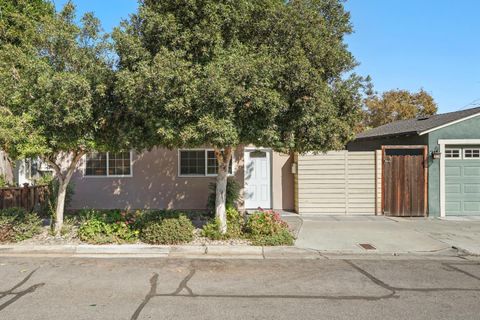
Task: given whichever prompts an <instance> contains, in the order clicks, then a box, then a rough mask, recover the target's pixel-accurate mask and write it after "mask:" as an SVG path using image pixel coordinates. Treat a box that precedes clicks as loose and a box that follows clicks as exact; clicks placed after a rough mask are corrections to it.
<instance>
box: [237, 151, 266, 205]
mask: <svg viewBox="0 0 480 320" xmlns="http://www.w3.org/2000/svg"><path fill="white" fill-rule="evenodd" d="M270 156H271V152H270V151H268V150H245V192H244V198H245V208H246V209H257V208H262V209H271V207H272V204H271V193H272V192H271V182H270Z"/></svg>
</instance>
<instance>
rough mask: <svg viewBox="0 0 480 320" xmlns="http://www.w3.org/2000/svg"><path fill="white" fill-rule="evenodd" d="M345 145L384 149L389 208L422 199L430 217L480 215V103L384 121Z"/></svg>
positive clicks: (384, 188) (384, 195) (357, 148)
mask: <svg viewBox="0 0 480 320" xmlns="http://www.w3.org/2000/svg"><path fill="white" fill-rule="evenodd" d="M347 149H348V150H349V151H351V152H358V151H373V150H383V155H382V157H383V158H382V161H383V165H382V181H383V183H382V203H383V206H384V207H383V210H384V213H385V214H389V213H391V212H388V210H393V211H398V210H399V207H402V203H403V202H405V201H406V202H410V204H411V202H412V201H416V200H418V201H419V203H416V204H413V205H411V206H410V209H411V208H412V207H415V205H416V206H418V205H419V204H420V205H422V204H424V205H425V207H426V210H425V212H424V215H428V216H431V217H445V216H465V215H467V216H468V215H480V108H473V109H467V110H461V111H456V112H450V113H444V114H438V115H433V116H429V117H420V118H416V119H410V120H403V121H396V122H393V123H390V124H386V125H383V126H380V127H378V128H374V129H372V130H368V131H366V132H363V133H361V134H359V135H358V136H357V138H356V139H355V140H354V141H352V142H351V143H349V144H348V146H347ZM422 158H424V160H422ZM424 175H425V177H424ZM389 183H390V184H392V185H391V186H389V185H388V184H389ZM420 185H424V186H425V189H424V190H422V189H421V188H420ZM421 197H425V201H423V202H422V200H421V199H419V198H421ZM385 206H386V207H385ZM407 207H408V206H407ZM407 209H408V208H407ZM400 210H402V208H400ZM394 215H402V214H398V212H396V214H394ZM407 215H408V214H407ZM414 215H415V214H414Z"/></svg>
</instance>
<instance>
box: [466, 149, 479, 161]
mask: <svg viewBox="0 0 480 320" xmlns="http://www.w3.org/2000/svg"><path fill="white" fill-rule="evenodd" d="M467 150H471V151H472V155H473V150H478V153H479V156H478V157H477V158H475V157H467V156H466V153H467V152H466V151H467ZM463 159H464V160H480V148H463Z"/></svg>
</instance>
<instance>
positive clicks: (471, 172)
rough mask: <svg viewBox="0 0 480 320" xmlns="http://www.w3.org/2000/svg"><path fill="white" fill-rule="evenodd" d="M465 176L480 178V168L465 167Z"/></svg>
mask: <svg viewBox="0 0 480 320" xmlns="http://www.w3.org/2000/svg"><path fill="white" fill-rule="evenodd" d="M463 175H464V176H465V177H480V166H478V167H464V168H463Z"/></svg>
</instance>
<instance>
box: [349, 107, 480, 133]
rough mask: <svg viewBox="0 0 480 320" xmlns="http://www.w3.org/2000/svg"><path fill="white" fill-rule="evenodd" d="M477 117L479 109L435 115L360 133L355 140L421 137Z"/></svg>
mask: <svg viewBox="0 0 480 320" xmlns="http://www.w3.org/2000/svg"><path fill="white" fill-rule="evenodd" d="M477 115H480V107H479V108H472V109H466V110H461V111H455V112H449V113H442V114H436V115H433V116H429V117H424V118H415V119H408V120H399V121H395V122H392V123H388V124H385V125H383V126H380V127H377V128H374V129H371V130H367V131H365V132H362V133H360V134H358V135H357V137H356V139H371V138H379V137H386V136H399V135H422V134H424V133H428V132H430V131H434V130H436V129H440V128H443V127H445V126H448V125H451V124H453V123H457V122H459V121H462V120H466V119H468V118H471V117H474V116H477Z"/></svg>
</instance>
